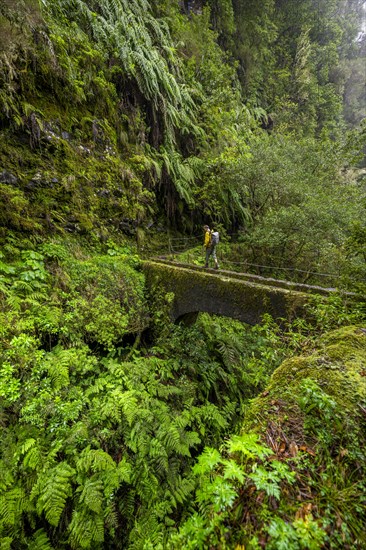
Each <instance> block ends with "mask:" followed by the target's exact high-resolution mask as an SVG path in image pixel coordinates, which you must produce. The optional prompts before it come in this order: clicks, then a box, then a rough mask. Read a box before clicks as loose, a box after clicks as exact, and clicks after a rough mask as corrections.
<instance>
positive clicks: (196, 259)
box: [157, 234, 346, 287]
mask: <svg viewBox="0 0 366 550" xmlns="http://www.w3.org/2000/svg"><path fill="white" fill-rule="evenodd" d="M229 238H231V239H232V240H234V239H235V235H234V234H233V235H229ZM202 242H203V237H202V235H199V236H198V235H196V236H190V237H169V239H168V247H167V248H168V249H167V250H164V251H159V253H158V254H157V256H163V257H164V258H166V259H169V260H171V261H179V262H180V263H182V262H183V263H186V264H191V265H195V266H204V264H205V249H204V247H203V245H202ZM231 247H232V244H229V243H228V242H225V241H223V242H222V243H220V245H219V246H218V248H217V257H218V260H219V264H220V267H221V268H223V269H225V270H230V271H234V272H237V273H251V274H255V275H261V276H267V277H274V278H278V279H284V280H289V281H294V282H299V283H310V284H321V285H322V286H324V285H325V286H331V287H341V286H343V287H344V286H346V285H345V284H344V281H343V277H342V273H341V269H340V268H339V269H338V270H336V271H333V272H326V271H323V270H319V271H317V270H316V269H301V268H299V267H292V266H288V265H286V266H284V265H281V262H279V265H275V264H271V263H268V264H267V263H264V262H263V263H255V262H253V261H249V259H248V258H246V257H245V256H244V255H243V256H244V257H242V258H237V257H236V258H235V259H233V255H232V252H231Z"/></svg>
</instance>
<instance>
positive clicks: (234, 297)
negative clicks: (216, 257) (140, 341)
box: [143, 259, 337, 325]
mask: <svg viewBox="0 0 366 550" xmlns="http://www.w3.org/2000/svg"><path fill="white" fill-rule="evenodd" d="M143 269H144V272H145V275H146V281H147V285H148V288H149V289H150V291H151V292H152V294H153V295H154V294H155V293H156V292H159V290H161V289H163V290H164V292H165V293H168V292H172V293H173V294H174V298H173V300H172V307H171V317H172V320H173V321H174V322H178V321H180V320H183V321H186V322H189V321H191V322H192V321H194V319H195V318H196V316H197V314H198V313H199V312H207V313H211V314H216V315H224V316H225V317H231V318H233V319H238V320H239V321H242V322H244V323H248V324H250V325H255V324H257V323H259V322H260V319H261V316H262V315H263V314H264V313H269V314H271V315H272V317H273V318H274V319H280V318H286V319H293V318H295V317H299V316H303V315H304V313H305V312H304V306H305V305H306V304H307V303H309V302H310V301H311V299H312V295H313V294H321V295H323V296H329V295H330V294H331V293H335V292H337V290H336V289H334V288H323V287H318V286H311V285H305V284H298V283H292V282H288V281H280V280H277V279H270V278H265V277H260V276H259V275H251V274H248V273H235V272H232V271H222V270H220V271H215V270H214V269H204V268H202V267H197V266H193V265H190V264H180V263H177V262H170V261H168V260H162V259H157V260H149V261H145V262H143Z"/></svg>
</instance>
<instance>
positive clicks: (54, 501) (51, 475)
mask: <svg viewBox="0 0 366 550" xmlns="http://www.w3.org/2000/svg"><path fill="white" fill-rule="evenodd" d="M74 474H75V470H74V469H73V468H71V466H69V465H68V464H67V463H66V462H60V463H59V464H57V466H55V467H54V468H50V469H49V470H47V471H46V472H45V473H43V474H41V475H40V476H39V479H38V481H37V484H36V486H35V488H34V489H33V490H32V494H31V499H32V500H35V499H36V500H37V503H36V508H37V512H38V514H39V515H41V514H42V513H43V512H44V514H45V517H46V519H47V521H48V522H49V523H50V524H51V525H53V526H55V527H57V525H58V524H59V521H60V518H61V514H62V512H63V511H64V508H65V505H66V501H67V499H68V498H69V497H70V496H71V494H72V490H71V478H72V476H73V475H74Z"/></svg>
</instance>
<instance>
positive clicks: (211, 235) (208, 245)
mask: <svg viewBox="0 0 366 550" xmlns="http://www.w3.org/2000/svg"><path fill="white" fill-rule="evenodd" d="M203 229H204V231H205V241H204V243H203V246H204V247H205V249H206V264H205V267H208V262H209V260H210V256H212V257H213V259H214V262H215V269H219V263H218V261H217V256H216V246H217V245H218V242H219V232H218V231H214V230H213V229H212V230H211V229H210V228H209V226H208V225H204V226H203Z"/></svg>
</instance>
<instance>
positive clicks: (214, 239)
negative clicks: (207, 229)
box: [211, 231, 220, 246]
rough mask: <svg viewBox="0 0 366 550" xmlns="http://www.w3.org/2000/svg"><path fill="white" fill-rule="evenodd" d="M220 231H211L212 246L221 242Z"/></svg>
mask: <svg viewBox="0 0 366 550" xmlns="http://www.w3.org/2000/svg"><path fill="white" fill-rule="evenodd" d="M219 240H220V238H219V232H218V231H212V233H211V246H214V245H216V244H219Z"/></svg>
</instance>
